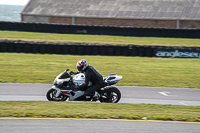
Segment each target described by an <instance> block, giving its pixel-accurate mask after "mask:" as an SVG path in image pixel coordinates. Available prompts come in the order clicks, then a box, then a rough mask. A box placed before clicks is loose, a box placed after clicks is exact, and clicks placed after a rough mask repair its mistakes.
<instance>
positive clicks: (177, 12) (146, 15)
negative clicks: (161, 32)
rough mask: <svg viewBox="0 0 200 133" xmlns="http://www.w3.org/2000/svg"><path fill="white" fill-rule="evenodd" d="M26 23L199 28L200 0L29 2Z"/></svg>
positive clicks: (35, 0) (24, 15)
mask: <svg viewBox="0 0 200 133" xmlns="http://www.w3.org/2000/svg"><path fill="white" fill-rule="evenodd" d="M21 18H22V21H24V22H44V23H62V24H81V25H106V26H131V27H159V28H198V29H200V0H30V2H29V3H28V4H27V6H26V7H25V9H24V10H23V11H22V13H21Z"/></svg>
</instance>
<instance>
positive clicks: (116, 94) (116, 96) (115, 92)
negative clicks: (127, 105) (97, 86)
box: [99, 86, 121, 103]
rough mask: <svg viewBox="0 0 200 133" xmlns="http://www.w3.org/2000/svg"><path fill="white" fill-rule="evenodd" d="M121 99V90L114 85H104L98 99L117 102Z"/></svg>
mask: <svg viewBox="0 0 200 133" xmlns="http://www.w3.org/2000/svg"><path fill="white" fill-rule="evenodd" d="M120 99H121V92H120V91H119V89H117V88H116V87H112V86H110V87H106V89H105V90H103V93H102V95H101V97H100V99H99V101H100V102H106V103H117V102H118V101H119V100H120Z"/></svg>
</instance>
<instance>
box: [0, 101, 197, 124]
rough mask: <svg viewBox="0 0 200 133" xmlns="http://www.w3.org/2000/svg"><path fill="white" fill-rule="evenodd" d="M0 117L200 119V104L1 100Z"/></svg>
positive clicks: (195, 120)
mask: <svg viewBox="0 0 200 133" xmlns="http://www.w3.org/2000/svg"><path fill="white" fill-rule="evenodd" d="M0 108H1V110H0V117H36V118H38V117H59V118H90V119H129V120H141V119H142V118H143V117H147V119H148V120H169V121H189V122H200V106H180V105H153V104H152V105H148V104H147V105H145V104H120V103H117V104H109V103H74V102H44V101H29V102H28V101H23V102H22V101H14V102H13V101H4V102H3V101H0Z"/></svg>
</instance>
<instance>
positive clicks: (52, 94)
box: [46, 89, 68, 101]
mask: <svg viewBox="0 0 200 133" xmlns="http://www.w3.org/2000/svg"><path fill="white" fill-rule="evenodd" d="M56 92H57V90H55V89H50V90H49V91H48V92H47V94H46V97H47V99H48V100H49V101H66V100H67V98H68V96H66V95H64V94H61V95H60V96H59V97H56Z"/></svg>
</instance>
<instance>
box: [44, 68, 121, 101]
mask: <svg viewBox="0 0 200 133" xmlns="http://www.w3.org/2000/svg"><path fill="white" fill-rule="evenodd" d="M67 71H69V69H67V70H66V72H67ZM62 74H63V73H60V74H59V75H58V76H57V77H56V79H55V80H54V85H53V86H52V87H51V89H50V90H49V91H48V92H47V94H46V97H47V99H48V100H49V101H66V100H68V101H86V98H85V96H82V95H83V94H84V91H80V90H75V89H72V88H74V86H75V85H80V84H82V83H83V82H84V81H85V75H84V74H83V73H79V74H77V75H74V76H71V74H70V72H69V73H68V72H67V74H65V78H63V79H59V77H60V75H62ZM120 79H122V76H119V75H116V74H110V75H108V76H107V77H105V78H104V85H103V86H102V87H101V88H99V89H98V90H97V91H95V96H94V97H95V99H96V100H95V101H97V100H99V101H100V102H106V103H117V102H118V101H119V100H120V98H121V93H120V91H119V89H118V88H116V87H114V86H111V85H114V84H116V83H118V81H119V80H120ZM91 85H92V84H91V82H90V83H89V85H88V87H90V86H91ZM77 95H81V96H80V97H79V98H75V97H77ZM92 100H93V99H91V101H92Z"/></svg>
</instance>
